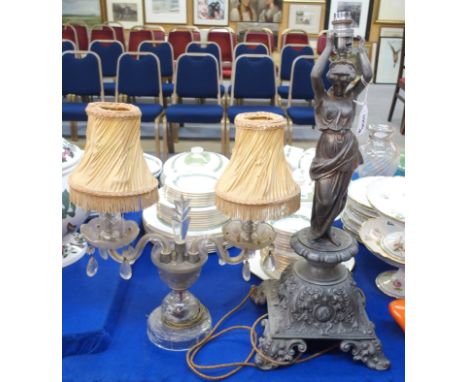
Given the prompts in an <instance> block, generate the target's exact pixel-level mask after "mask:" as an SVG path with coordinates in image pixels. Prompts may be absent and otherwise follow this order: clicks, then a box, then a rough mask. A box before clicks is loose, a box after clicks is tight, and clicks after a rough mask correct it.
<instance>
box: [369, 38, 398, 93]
mask: <svg viewBox="0 0 468 382" xmlns="http://www.w3.org/2000/svg"><path fill="white" fill-rule="evenodd" d="M402 46H403V39H402V38H401V37H380V38H379V45H378V48H377V64H376V66H377V67H376V68H375V83H376V84H396V82H397V80H398V70H399V69H400V61H401V48H402Z"/></svg>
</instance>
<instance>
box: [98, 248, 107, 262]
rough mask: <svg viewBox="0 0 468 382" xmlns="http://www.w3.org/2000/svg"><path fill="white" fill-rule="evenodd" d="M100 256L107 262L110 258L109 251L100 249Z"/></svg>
mask: <svg viewBox="0 0 468 382" xmlns="http://www.w3.org/2000/svg"><path fill="white" fill-rule="evenodd" d="M99 254H100V255H101V258H102V259H103V260H107V259H108V258H109V252H108V251H107V249H100V250H99Z"/></svg>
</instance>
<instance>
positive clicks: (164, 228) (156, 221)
mask: <svg viewBox="0 0 468 382" xmlns="http://www.w3.org/2000/svg"><path fill="white" fill-rule="evenodd" d="M143 227H144V228H145V231H146V232H148V233H157V234H159V235H161V236H163V237H164V238H166V239H167V240H168V241H169V242H172V241H173V240H174V231H173V230H172V226H171V225H170V224H168V223H166V222H164V221H163V220H161V219H160V218H159V216H158V206H151V207H148V208H146V209H144V210H143ZM200 237H212V238H222V237H223V232H222V225H219V226H217V227H212V228H211V229H207V230H204V231H197V230H193V229H192V225H191V224H190V226H189V231H188V233H187V240H188V241H192V240H194V239H197V238H200ZM224 247H225V248H229V247H230V245H229V243H228V242H224ZM208 252H216V247H215V246H214V244H212V243H210V244H209V245H208Z"/></svg>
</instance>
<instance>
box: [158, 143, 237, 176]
mask: <svg viewBox="0 0 468 382" xmlns="http://www.w3.org/2000/svg"><path fill="white" fill-rule="evenodd" d="M228 162H229V159H228V158H226V157H225V156H224V155H221V154H218V153H213V152H209V151H205V150H203V148H202V147H199V146H195V147H192V149H191V150H190V152H185V153H180V154H178V155H175V156H173V157H172V158H170V159H168V160H167V161H166V163H165V164H164V167H163V172H164V176H169V175H170V174H173V173H178V174H181V173H186V172H197V173H210V174H213V173H215V174H216V173H221V172H222V171H223V170H224V168H225V167H226V166H227V164H228Z"/></svg>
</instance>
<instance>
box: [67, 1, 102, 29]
mask: <svg viewBox="0 0 468 382" xmlns="http://www.w3.org/2000/svg"><path fill="white" fill-rule="evenodd" d="M102 15H103V9H102V7H101V0H62V22H67V21H77V22H83V23H85V24H87V25H90V26H91V25H96V24H100V23H102V20H103V17H102Z"/></svg>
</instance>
